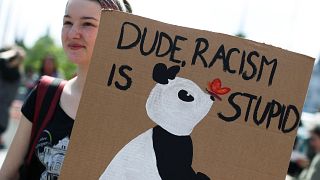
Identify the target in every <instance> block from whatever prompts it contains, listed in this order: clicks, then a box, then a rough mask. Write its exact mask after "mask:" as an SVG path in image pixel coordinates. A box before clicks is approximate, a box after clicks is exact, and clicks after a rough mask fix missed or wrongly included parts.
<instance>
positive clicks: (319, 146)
mask: <svg viewBox="0 0 320 180" xmlns="http://www.w3.org/2000/svg"><path fill="white" fill-rule="evenodd" d="M310 143H311V146H312V148H313V149H314V150H315V151H316V152H320V137H319V136H318V135H316V134H314V133H311V139H310Z"/></svg>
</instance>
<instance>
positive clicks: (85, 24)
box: [83, 22, 95, 27]
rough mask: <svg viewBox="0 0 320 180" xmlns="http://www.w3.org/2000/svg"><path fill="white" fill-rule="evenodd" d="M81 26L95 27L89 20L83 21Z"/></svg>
mask: <svg viewBox="0 0 320 180" xmlns="http://www.w3.org/2000/svg"><path fill="white" fill-rule="evenodd" d="M83 26H94V27H95V25H94V24H92V23H89V22H86V23H83Z"/></svg>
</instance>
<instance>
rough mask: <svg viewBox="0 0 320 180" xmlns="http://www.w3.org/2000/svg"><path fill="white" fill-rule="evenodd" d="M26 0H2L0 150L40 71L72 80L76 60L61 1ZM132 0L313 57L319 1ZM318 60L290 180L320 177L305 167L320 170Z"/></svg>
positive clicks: (155, 14) (138, 9)
mask: <svg viewBox="0 0 320 180" xmlns="http://www.w3.org/2000/svg"><path fill="white" fill-rule="evenodd" d="M31 1H32V2H31ZM31 1H28V4H25V3H26V1H22V0H0V149H2V152H4V153H5V152H6V151H5V150H6V149H7V148H8V146H9V144H10V141H11V139H12V136H13V134H14V131H15V128H16V124H17V122H18V120H19V118H20V117H19V116H20V108H21V105H22V102H23V100H24V98H25V97H26V95H27V94H28V92H30V90H31V89H32V88H33V87H34V85H35V84H36V83H37V81H38V79H39V77H40V76H42V75H49V76H54V77H60V78H64V79H70V78H72V77H74V76H75V70H76V69H75V66H74V65H73V64H71V63H70V62H69V61H68V60H67V58H66V56H65V54H64V53H63V50H62V47H61V42H60V41H59V37H57V34H60V29H61V25H62V17H58V15H59V14H60V15H62V14H63V13H62V12H61V11H63V9H64V7H65V3H66V0H59V1H57V2H54V3H55V4H54V5H53V4H52V3H53V2H52V1H50V2H46V0H44V1H41V2H40V1H34V2H33V0H31ZM37 3H38V5H39V6H41V7H42V8H40V9H39V11H37V12H32V11H33V10H32V9H28V7H31V6H33V5H34V4H37ZM47 4H52V6H48V5H47ZM131 4H132V6H133V9H134V14H138V15H142V16H145V17H149V18H153V19H156V20H160V21H164V22H168V23H172V24H176V25H182V26H188V27H193V28H199V29H205V30H210V31H216V32H221V33H225V34H230V35H236V36H239V37H241V38H248V39H251V40H254V41H259V42H264V43H267V44H271V45H274V46H278V47H282V48H284V49H289V50H291V51H295V52H299V53H302V54H306V55H309V56H312V57H315V58H317V57H319V52H320V46H319V42H320V33H319V32H320V25H319V22H318V18H317V17H319V13H318V11H317V10H318V8H319V5H320V2H317V1H316V0H306V1H302V0H294V1H291V0H282V1H276V0H270V1H253V0H238V1H236V0H227V1H223V2H222V1H215V0H213V1H210V0H198V2H195V1H190V2H189V1H169V0H163V1H159V2H158V1H150V0H149V1H147V0H134V1H132V2H131ZM30 5H31V6H30ZM19 7H20V8H19ZM154 7H157V8H154ZM55 8H56V9H55ZM164 9H166V10H164ZM170 12H171V13H170ZM190 12H193V13H190ZM31 14H33V16H31V17H29V19H23V17H25V18H26V17H28V16H30V15H31ZM50 15H51V16H50ZM45 17H46V19H43V18H45ZM172 17H175V18H172ZM318 60H319V58H317V61H316V63H315V65H314V69H313V73H312V78H311V80H310V85H309V89H308V94H307V97H306V101H305V105H304V108H303V113H302V117H301V123H300V127H299V129H298V135H297V138H296V141H295V144H294V147H293V152H292V156H291V160H290V165H289V168H288V179H294V178H296V179H300V180H320V176H319V177H318V179H310V178H309V179H308V173H310V171H318V172H319V174H320V63H319V62H318ZM0 153H1V151H0ZM0 155H1V154H0ZM1 163H2V157H1V156H0V165H1Z"/></svg>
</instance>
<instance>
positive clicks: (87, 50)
mask: <svg viewBox="0 0 320 180" xmlns="http://www.w3.org/2000/svg"><path fill="white" fill-rule="evenodd" d="M102 8H104V9H115V10H120V11H127V12H130V11H131V8H130V5H129V4H128V3H127V1H125V0H124V1H122V0H69V1H68V3H67V6H66V10H65V15H64V18H63V28H62V34H61V39H62V45H63V49H64V51H65V53H66V54H67V56H68V58H69V59H70V60H71V61H72V62H73V63H75V64H76V65H77V66H78V69H77V76H76V77H75V78H73V79H71V80H69V81H68V82H67V83H66V85H65V86H64V88H63V91H62V94H61V96H60V101H59V103H58V105H57V107H56V108H55V111H54V115H53V116H52V120H51V121H50V123H49V124H48V125H47V127H45V129H44V130H43V132H42V133H41V136H40V138H39V141H38V142H37V144H36V146H35V151H34V155H33V156H32V160H31V163H30V166H29V167H28V171H29V172H28V173H27V174H28V177H20V173H19V169H20V167H21V166H22V165H23V163H24V160H25V156H26V154H27V151H28V147H29V141H30V135H31V129H32V120H33V115H34V110H35V100H36V94H37V88H35V89H34V90H33V91H32V92H31V93H30V95H29V97H28V98H27V100H26V101H25V103H24V105H23V107H22V110H21V111H22V114H23V116H22V118H21V121H20V124H19V127H18V129H17V133H16V135H15V137H14V140H13V142H12V144H11V147H10V149H9V151H8V154H7V157H6V159H5V161H4V163H3V166H2V168H1V171H0V179H1V180H9V179H10V180H11V179H19V178H24V179H57V178H58V177H59V175H60V168H58V169H52V167H50V164H52V163H53V162H52V161H56V163H58V164H59V163H60V164H62V163H63V158H64V156H63V157H62V158H61V156H59V158H54V157H53V155H54V152H60V154H61V152H62V154H64V153H63V151H65V150H66V149H65V148H61V149H58V150H57V148H59V147H67V144H68V142H69V137H70V134H71V130H72V127H73V121H74V119H75V116H76V113H77V109H78V106H79V100H80V97H81V94H82V90H83V86H84V82H85V79H86V74H87V71H88V66H89V63H90V60H91V56H92V52H93V47H94V44H95V40H96V36H97V33H98V27H99V21H100V11H101V9H102ZM61 143H63V145H61ZM50 150H52V151H50Z"/></svg>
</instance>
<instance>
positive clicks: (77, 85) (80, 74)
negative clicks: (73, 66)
mask: <svg viewBox="0 0 320 180" xmlns="http://www.w3.org/2000/svg"><path fill="white" fill-rule="evenodd" d="M87 72H88V68H84V67H78V69H77V76H76V77H75V78H73V79H72V81H73V83H72V84H73V85H72V89H73V91H74V92H75V93H76V94H78V95H80V96H81V94H82V91H83V88H84V83H85V81H86V77H87Z"/></svg>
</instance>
